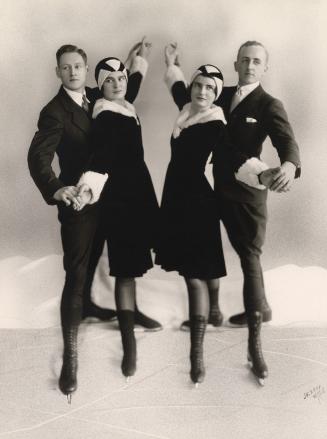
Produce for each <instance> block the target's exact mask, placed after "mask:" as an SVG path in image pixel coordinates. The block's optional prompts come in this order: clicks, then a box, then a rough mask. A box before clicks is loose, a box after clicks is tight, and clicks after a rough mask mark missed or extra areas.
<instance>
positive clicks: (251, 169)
mask: <svg viewBox="0 0 327 439" xmlns="http://www.w3.org/2000/svg"><path fill="white" fill-rule="evenodd" d="M267 169H269V167H268V165H267V164H266V163H264V162H262V161H261V160H259V159H257V158H256V157H251V158H250V159H248V160H246V162H244V163H243V164H242V166H241V167H240V168H239V169H238V171H237V172H236V173H235V178H236V180H238V181H240V182H242V183H245V184H247V185H248V186H251V187H254V188H255V189H260V190H264V189H267V188H266V186H265V185H263V184H261V183H260V181H259V174H261V172H263V171H266V170H267Z"/></svg>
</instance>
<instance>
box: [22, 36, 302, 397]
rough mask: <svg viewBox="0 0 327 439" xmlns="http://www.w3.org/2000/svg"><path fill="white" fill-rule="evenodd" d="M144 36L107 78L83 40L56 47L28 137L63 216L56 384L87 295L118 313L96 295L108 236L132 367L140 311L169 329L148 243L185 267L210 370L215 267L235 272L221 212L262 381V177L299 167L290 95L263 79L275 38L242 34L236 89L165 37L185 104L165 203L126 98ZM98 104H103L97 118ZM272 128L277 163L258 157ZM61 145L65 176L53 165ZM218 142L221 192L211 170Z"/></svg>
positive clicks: (266, 180) (34, 162)
mask: <svg viewBox="0 0 327 439" xmlns="http://www.w3.org/2000/svg"><path fill="white" fill-rule="evenodd" d="M148 49H149V45H148V44H147V43H145V41H144V40H143V41H142V43H141V44H139V45H137V46H136V47H135V48H134V50H132V51H131V53H130V57H129V59H128V61H129V62H130V64H131V66H130V74H129V75H128V73H127V71H126V68H125V66H124V64H123V63H121V61H120V60H118V59H117V58H105V59H104V60H102V61H101V62H100V63H99V64H98V65H97V67H96V80H97V83H98V90H95V89H93V90H92V89H86V91H85V78H86V71H87V63H86V55H85V53H84V52H83V51H81V49H78V48H76V47H75V46H63V48H61V49H59V51H58V52H57V63H58V67H57V74H58V76H59V78H60V79H61V81H62V83H63V87H62V88H61V89H60V92H59V94H58V95H57V96H56V97H55V98H54V99H53V100H52V101H51V102H50V103H49V104H48V105H47V106H46V107H45V108H44V109H43V110H42V112H41V115H40V119H39V124H38V128H39V130H38V132H37V133H36V134H35V137H34V139H33V141H32V145H31V147H30V150H29V156H28V158H29V160H28V161H29V167H30V172H31V175H32V177H33V179H34V181H35V183H36V184H37V186H38V187H39V189H40V191H41V193H42V195H43V197H44V198H45V200H46V201H47V203H49V204H58V210H59V220H60V222H61V236H62V244H63V250H64V267H65V270H66V280H65V286H64V290H63V294H62V302H61V321H62V330H63V339H64V355H63V367H62V371H61V375H60V379H59V387H60V389H61V390H62V392H63V393H64V394H66V395H71V393H72V392H74V391H75V390H76V388H77V377H76V376H77V375H76V374H77V333H78V325H79V323H80V321H81V319H82V317H83V316H87V315H90V314H92V313H91V312H89V313H88V312H87V311H83V307H84V310H85V307H89V308H91V309H92V308H93V309H95V310H96V311H99V313H98V317H100V318H105V319H110V318H113V317H114V315H115V314H114V312H113V311H112V310H103V309H101V308H99V310H98V309H97V307H96V305H95V304H93V303H92V301H91V298H90V291H91V284H92V279H93V276H94V271H95V268H96V264H97V261H98V259H99V256H100V255H101V252H102V249H103V245H104V241H107V244H108V254H109V262H110V273H111V275H113V276H115V278H116V283H115V299H116V306H117V311H118V320H119V326H120V330H121V335H122V342H123V350H124V357H123V362H122V372H123V374H124V375H125V376H127V377H128V376H131V375H133V374H134V372H135V369H136V342H135V337H134V331H133V328H134V323H137V321H138V320H139V322H138V323H139V324H141V325H142V324H143V326H145V327H146V326H147V327H148V329H152V330H156V329H160V324H159V323H157V322H155V321H153V320H152V319H149V318H148V317H147V316H145V315H144V314H142V313H140V311H139V310H138V309H137V307H136V306H135V291H136V288H135V277H139V276H142V275H143V274H144V273H145V272H146V271H147V270H148V269H149V268H151V267H152V259H151V254H150V249H155V251H156V263H158V264H160V265H161V266H162V268H164V269H165V270H168V271H170V270H176V271H178V272H179V273H180V274H181V275H182V276H183V277H184V278H185V281H186V285H187V290H188V294H189V311H190V314H189V315H190V321H189V322H185V323H184V326H185V327H190V329H191V352H190V360H191V372H190V376H191V379H192V381H193V382H194V383H196V384H197V383H199V382H201V381H203V378H204V374H205V370H204V363H203V337H204V333H205V327H206V324H207V322H208V318H209V322H210V323H212V324H214V325H215V326H219V325H221V323H222V320H223V317H222V315H221V313H220V311H219V306H218V290H219V278H220V277H221V276H224V275H225V274H226V272H225V264H224V258H223V251H222V245H221V237H220V228H219V218H221V219H222V221H223V224H224V226H225V227H226V230H227V233H228V236H229V239H230V241H231V244H232V245H233V247H234V248H235V250H236V251H237V253H238V255H239V257H240V261H241V266H242V270H243V274H244V288H243V294H244V305H245V311H246V312H245V313H242V314H240V315H237V316H234V317H233V318H231V322H232V323H235V324H238V325H244V324H248V327H249V344H248V357H249V360H250V361H252V364H253V372H254V374H255V375H256V376H257V377H258V378H259V379H260V380H261V379H264V378H265V377H266V376H267V367H266V365H265V362H264V359H263V356H262V350H261V345H260V325H261V322H262V321H268V320H270V318H271V311H270V308H269V306H268V304H267V301H266V299H265V294H264V285H263V277H262V270H261V265H260V254H261V248H262V244H263V241H264V234H265V226H266V218H267V215H266V197H267V190H266V188H267V187H269V188H270V189H271V190H274V191H278V192H283V191H287V190H289V189H290V187H291V184H292V181H293V179H294V177H295V176H298V175H299V174H300V162H299V153H298V147H297V144H296V143H295V140H294V136H293V133H292V129H291V127H290V125H289V123H288V121H287V116H286V113H285V111H284V109H283V106H282V104H281V103H280V101H278V100H276V99H274V98H272V97H271V96H270V95H268V94H267V93H265V92H264V91H263V89H262V87H261V86H260V84H259V81H260V78H261V76H262V75H263V73H264V72H265V71H266V70H267V62H268V54H267V51H266V49H265V48H264V47H263V46H262V45H261V44H260V43H257V42H247V43H245V44H244V45H242V46H241V48H240V50H239V53H238V56H237V61H236V62H235V69H236V71H237V72H238V74H239V86H238V87H237V88H236V87H234V88H230V87H226V88H223V76H222V73H221V71H220V70H219V69H218V68H217V67H215V66H213V65H210V64H206V65H203V66H201V67H200V68H199V69H197V71H196V72H195V73H194V74H193V76H192V79H191V81H190V87H187V85H186V81H185V79H184V77H183V74H182V71H181V69H180V68H179V66H178V65H177V64H178V52H177V47H176V45H171V46H170V47H168V48H166V63H167V65H168V70H167V75H166V78H167V82H168V86H169V88H170V90H171V92H172V95H173V98H174V100H175V102H176V104H177V105H178V107H179V109H180V110H181V113H180V114H179V116H178V118H177V120H176V123H175V126H174V129H173V134H172V137H171V149H172V157H171V161H170V164H169V166H168V170H167V175H166V180H165V185H164V191H163V197H162V203H161V208H160V211H159V210H158V205H157V200H156V197H155V193H154V189H153V185H152V182H151V178H150V175H149V173H148V170H147V167H146V165H145V162H144V157H143V146H142V138H141V128H140V121H139V118H138V116H137V114H136V112H135V109H134V107H133V105H132V104H130V103H129V102H128V101H130V102H131V101H133V100H134V99H135V97H136V95H137V93H138V89H139V86H140V83H141V81H142V77H143V76H144V74H145V70H146V61H145V59H144V58H145V57H146V54H147V52H148ZM97 98H98V100H97V101H96V99H97ZM95 101H96V102H95ZM215 104H217V105H215ZM87 107H89V108H88V109H87ZM90 107H91V109H92V107H94V108H93V112H92V114H93V116H92V117H93V127H92V128H91V119H90V114H91V113H90ZM84 108H85V109H84ZM267 135H269V136H270V138H271V140H272V143H273V145H274V146H275V147H276V149H277V151H278V154H279V157H280V159H281V163H282V165H281V166H280V167H278V168H275V169H268V167H267V166H266V165H265V164H264V163H263V162H261V161H260V153H261V149H262V143H263V141H264V139H265V138H266V136H267ZM55 153H57V154H58V157H59V164H60V168H61V174H60V176H59V177H56V175H55V173H54V172H53V170H52V167H51V164H52V161H53V157H54V154H55ZM210 154H212V162H213V173H214V181H215V188H214V189H215V190H214V191H213V190H212V189H211V186H210V185H209V183H208V181H207V180H206V178H205V176H204V168H205V164H206V162H207V160H208V157H209V155H210ZM83 172H84V174H83ZM82 174H83V175H82ZM77 186H78V187H77ZM98 200H99V201H98ZM97 201H98V202H97ZM84 206H85V207H84ZM90 255H91V259H90Z"/></svg>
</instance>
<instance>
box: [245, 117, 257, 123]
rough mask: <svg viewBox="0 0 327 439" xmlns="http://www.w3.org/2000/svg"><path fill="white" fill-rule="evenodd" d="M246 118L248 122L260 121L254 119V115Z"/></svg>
mask: <svg viewBox="0 0 327 439" xmlns="http://www.w3.org/2000/svg"><path fill="white" fill-rule="evenodd" d="M245 120H246V122H248V123H256V122H258V121H257V119H253V117H247V118H246V119H245Z"/></svg>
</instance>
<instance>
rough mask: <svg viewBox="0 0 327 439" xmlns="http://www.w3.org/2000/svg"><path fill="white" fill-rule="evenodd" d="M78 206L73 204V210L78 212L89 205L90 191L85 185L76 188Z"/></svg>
mask: <svg viewBox="0 0 327 439" xmlns="http://www.w3.org/2000/svg"><path fill="white" fill-rule="evenodd" d="M76 199H77V200H78V204H77V203H76V204H75V203H73V209H74V210H77V211H80V210H82V209H83V208H84V207H85V205H86V204H89V203H90V201H91V199H92V191H91V189H90V187H89V186H88V185H87V184H85V183H84V184H82V185H81V186H79V187H78V188H77V196H76Z"/></svg>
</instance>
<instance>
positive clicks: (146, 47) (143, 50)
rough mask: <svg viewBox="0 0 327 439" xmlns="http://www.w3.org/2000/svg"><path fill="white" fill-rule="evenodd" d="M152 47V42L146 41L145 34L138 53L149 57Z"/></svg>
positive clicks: (145, 57) (146, 57) (143, 56)
mask: <svg viewBox="0 0 327 439" xmlns="http://www.w3.org/2000/svg"><path fill="white" fill-rule="evenodd" d="M151 47H152V43H150V42H149V41H146V37H145V36H144V37H143V38H142V41H141V43H140V48H139V50H138V52H137V55H139V56H141V57H142V58H144V59H148V58H149V55H150V52H151Z"/></svg>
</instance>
